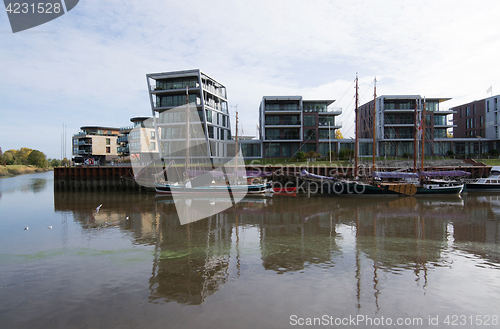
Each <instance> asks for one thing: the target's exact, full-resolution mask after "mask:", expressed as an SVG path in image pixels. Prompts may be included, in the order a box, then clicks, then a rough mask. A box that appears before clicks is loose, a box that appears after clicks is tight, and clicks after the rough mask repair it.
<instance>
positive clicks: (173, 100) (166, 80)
mask: <svg viewBox="0 0 500 329" xmlns="http://www.w3.org/2000/svg"><path fill="white" fill-rule="evenodd" d="M146 78H147V83H148V89H149V96H150V102H151V109H152V114H153V117H155V118H157V120H159V121H160V122H170V123H172V124H169V125H168V126H163V127H161V129H160V130H159V131H158V134H159V135H160V136H158V142H159V143H161V145H163V149H162V150H160V154H163V155H169V154H172V152H171V150H172V149H173V148H174V146H175V145H174V144H175V143H180V142H181V141H176V140H175V139H176V136H178V133H177V131H178V129H181V125H182V124H185V123H183V122H181V121H179V122H178V124H177V126H176V124H175V122H176V115H177V114H176V113H174V112H173V111H169V110H172V109H174V108H176V107H179V106H184V105H186V91H187V93H188V99H189V103H190V104H191V105H193V106H196V110H197V112H198V115H199V119H200V122H201V125H202V129H203V134H204V135H205V139H206V141H205V142H204V146H203V148H205V152H206V154H207V155H209V156H210V158H211V159H212V160H213V161H214V162H220V161H222V159H223V158H225V157H227V156H228V155H230V154H231V152H232V153H233V154H234V150H231V147H229V148H228V143H227V141H229V140H231V126H230V120H229V110H228V102H227V93H226V87H225V86H224V85H222V84H221V83H219V82H218V81H216V80H215V79H213V78H211V77H209V76H208V75H206V74H205V73H203V72H201V71H200V70H187V71H174V72H163V73H151V74H147V75H146ZM233 149H234V147H233ZM179 160H180V159H179ZM200 161H201V160H200Z"/></svg>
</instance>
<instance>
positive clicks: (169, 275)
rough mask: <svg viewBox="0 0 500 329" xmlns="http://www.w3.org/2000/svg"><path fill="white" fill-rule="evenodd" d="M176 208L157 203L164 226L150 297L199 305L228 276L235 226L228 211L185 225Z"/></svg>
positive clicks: (160, 232) (160, 236) (151, 280)
mask: <svg viewBox="0 0 500 329" xmlns="http://www.w3.org/2000/svg"><path fill="white" fill-rule="evenodd" d="M174 207H175V206H174V204H173V203H159V204H157V211H158V212H159V214H160V226H159V228H158V233H159V234H158V236H157V241H156V242H155V246H156V248H155V257H154V262H153V274H152V276H151V278H150V280H149V288H150V291H151V294H150V300H151V301H152V302H155V303H156V302H170V301H175V302H177V303H181V304H189V305H198V304H201V303H202V302H204V301H205V299H206V298H207V297H208V296H210V295H212V294H213V293H215V292H216V291H217V290H218V289H219V288H220V285H222V284H223V283H225V282H226V281H227V279H228V276H229V273H228V267H229V253H230V250H231V234H232V225H231V224H229V216H228V215H227V214H217V215H214V216H212V217H211V218H208V219H207V220H203V221H198V222H194V223H190V224H186V225H181V224H180V223H179V218H178V216H177V214H176V212H175V208H174Z"/></svg>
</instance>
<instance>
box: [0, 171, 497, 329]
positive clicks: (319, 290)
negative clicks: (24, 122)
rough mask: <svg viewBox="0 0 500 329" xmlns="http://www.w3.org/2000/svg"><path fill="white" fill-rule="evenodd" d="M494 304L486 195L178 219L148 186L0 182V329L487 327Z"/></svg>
mask: <svg viewBox="0 0 500 329" xmlns="http://www.w3.org/2000/svg"><path fill="white" fill-rule="evenodd" d="M100 204H102V207H101V208H100V211H99V213H98V214H97V215H95V216H94V215H93V213H94V212H95V209H96V207H97V206H99V205H100ZM207 206H210V202H208V203H207ZM49 226H52V228H51V229H49ZM25 227H29V229H28V230H25V229H24V228H25ZM499 305H500V193H499V194H472V193H469V194H465V195H463V196H462V197H437V196H433V197H432V198H420V197H398V198H375V197H371V198H362V197H354V198H347V197H346V198H342V197H330V196H319V195H318V196H311V197H309V198H308V197H307V196H297V197H290V196H279V195H276V196H274V197H273V198H267V199H263V198H255V197H254V198H248V199H244V200H243V201H242V202H240V203H239V204H237V206H236V207H233V208H231V209H229V210H227V211H225V212H223V213H221V214H218V215H215V216H212V217H211V218H207V219H202V220H200V221H197V222H194V223H190V224H187V225H181V224H180V222H179V219H178V217H177V214H176V211H175V207H174V204H173V203H172V201H171V200H170V199H169V198H166V197H163V198H157V197H156V196H155V194H154V193H153V194H150V193H139V192H136V193H134V192H94V193H88V192H86V193H82V192H64V193H63V192H57V191H54V188H53V173H52V172H49V173H44V174H33V175H25V176H19V177H15V178H6V179H1V180H0V327H1V328H30V329H33V328H51V329H54V328H67V329H69V328H107V329H109V328H288V327H299V326H306V325H308V324H312V325H316V326H318V327H344V328H348V327H360V328H401V327H408V328H449V327H452V326H454V327H461V328H499V327H500V324H499V321H500V319H499V316H500V307H499Z"/></svg>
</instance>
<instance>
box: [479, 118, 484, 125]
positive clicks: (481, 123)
mask: <svg viewBox="0 0 500 329" xmlns="http://www.w3.org/2000/svg"><path fill="white" fill-rule="evenodd" d="M483 124H484V116H482V115H481V116H480V117H479V127H482V126H483Z"/></svg>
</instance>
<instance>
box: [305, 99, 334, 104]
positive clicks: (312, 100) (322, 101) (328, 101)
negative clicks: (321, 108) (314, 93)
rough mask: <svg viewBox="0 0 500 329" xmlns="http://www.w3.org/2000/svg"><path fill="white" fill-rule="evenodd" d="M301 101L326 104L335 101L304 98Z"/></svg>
mask: <svg viewBox="0 0 500 329" xmlns="http://www.w3.org/2000/svg"><path fill="white" fill-rule="evenodd" d="M302 102H304V103H325V102H326V106H328V105H331V104H332V103H333V102H335V100H334V99H307V100H306V99H304V100H303V101H302Z"/></svg>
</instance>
